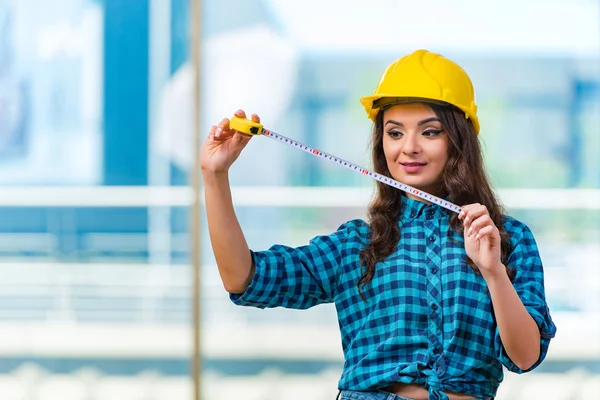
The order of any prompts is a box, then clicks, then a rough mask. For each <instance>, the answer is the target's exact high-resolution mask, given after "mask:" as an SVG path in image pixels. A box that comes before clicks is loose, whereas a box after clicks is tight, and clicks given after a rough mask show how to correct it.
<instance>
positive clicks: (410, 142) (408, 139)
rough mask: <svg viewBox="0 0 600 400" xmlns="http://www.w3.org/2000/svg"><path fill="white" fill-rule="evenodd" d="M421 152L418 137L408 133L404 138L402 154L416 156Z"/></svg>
mask: <svg viewBox="0 0 600 400" xmlns="http://www.w3.org/2000/svg"><path fill="white" fill-rule="evenodd" d="M420 151H421V146H420V145H419V140H418V135H416V134H414V133H409V134H407V135H405V136H404V144H403V146H402V153H404V154H407V155H408V154H418V153H419V152H420Z"/></svg>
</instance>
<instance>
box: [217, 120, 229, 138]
mask: <svg viewBox="0 0 600 400" xmlns="http://www.w3.org/2000/svg"><path fill="white" fill-rule="evenodd" d="M229 131H230V129H229V118H223V119H222V120H221V122H219V125H217V130H216V131H215V138H218V137H220V136H221V135H223V134H225V135H226V134H228V133H230V132H229Z"/></svg>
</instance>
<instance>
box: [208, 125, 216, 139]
mask: <svg viewBox="0 0 600 400" xmlns="http://www.w3.org/2000/svg"><path fill="white" fill-rule="evenodd" d="M216 130H217V126H216V125H213V126H211V127H210V130H209V131H208V135H207V136H206V140H207V141H209V142H212V141H213V140H215V131H216Z"/></svg>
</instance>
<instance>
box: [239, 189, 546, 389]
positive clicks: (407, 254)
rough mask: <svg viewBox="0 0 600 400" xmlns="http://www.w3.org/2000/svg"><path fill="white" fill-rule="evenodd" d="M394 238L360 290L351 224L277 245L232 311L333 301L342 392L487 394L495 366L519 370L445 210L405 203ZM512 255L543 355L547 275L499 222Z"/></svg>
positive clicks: (357, 236)
mask: <svg viewBox="0 0 600 400" xmlns="http://www.w3.org/2000/svg"><path fill="white" fill-rule="evenodd" d="M399 223H400V225H401V227H400V232H401V237H400V241H399V244H398V247H397V249H396V251H395V252H394V253H393V254H391V255H390V256H388V257H387V258H386V259H385V260H383V261H382V262H380V263H378V264H377V266H376V271H375V275H374V277H373V280H372V282H371V283H370V284H369V285H367V286H365V287H364V288H363V293H364V295H365V297H366V299H367V301H363V299H362V298H361V297H360V294H359V292H358V289H357V281H358V279H359V278H360V276H361V273H362V269H361V267H360V265H359V252H360V250H361V249H362V248H364V247H365V245H366V244H367V242H368V240H369V234H370V230H369V227H368V225H367V224H366V223H365V222H364V221H362V220H353V221H349V222H347V223H345V224H343V225H342V226H340V228H339V229H338V230H337V231H336V232H334V233H333V234H331V235H327V236H318V237H315V238H314V239H312V240H311V241H310V243H309V244H308V245H306V246H302V247H298V248H292V247H288V246H283V245H274V246H272V247H271V248H270V249H269V250H267V251H260V252H254V251H253V252H252V255H253V258H254V261H255V263H256V273H255V275H254V278H253V280H252V283H251V284H250V286H249V287H248V288H247V289H246V291H245V293H243V294H241V295H236V294H231V295H230V297H231V300H232V301H233V302H234V303H235V304H238V305H245V306H254V307H260V308H265V307H287V308H294V309H306V308H309V307H313V306H315V305H317V304H321V303H331V302H333V303H335V306H336V309H337V314H338V320H339V325H340V327H341V328H340V330H341V339H342V346H343V352H344V359H345V363H344V368H343V372H342V376H341V379H340V381H339V384H338V387H339V389H346V390H356V391H366V390H376V389H380V388H383V387H386V386H389V385H390V384H391V383H393V382H403V383H417V384H421V385H423V386H425V387H426V388H428V390H429V393H430V396H429V398H430V399H447V396H446V395H445V394H444V393H443V391H454V392H459V393H467V394H469V395H472V396H475V397H493V396H495V395H496V391H497V389H498V386H499V384H500V382H501V381H502V379H503V370H502V364H504V365H505V366H506V367H507V368H508V369H509V370H510V371H513V372H517V373H522V372H525V371H522V370H521V369H519V368H518V367H517V366H516V365H515V364H514V363H513V362H512V361H511V360H510V358H509V357H508V356H507V354H506V352H505V350H504V349H503V346H502V341H501V340H500V335H499V333H498V328H497V327H496V323H495V319H494V313H493V309H492V303H491V299H490V295H489V292H488V290H487V286H486V283H485V281H484V279H483V278H482V277H481V276H480V275H477V274H476V273H475V272H474V271H473V270H472V268H471V267H470V266H469V265H468V264H467V262H466V253H465V250H464V239H463V237H462V235H459V234H457V233H456V232H454V231H450V232H448V224H449V212H447V211H446V210H445V209H443V208H441V207H440V206H437V205H435V204H430V205H427V204H425V203H422V202H419V201H416V200H411V199H408V198H405V197H403V210H402V215H401V217H400V222H399ZM505 227H506V229H507V231H508V233H509V234H510V236H511V240H512V245H513V251H512V253H511V254H510V257H509V258H508V260H507V264H508V266H509V267H512V268H514V270H515V271H516V276H515V278H514V281H513V285H514V288H515V289H516V291H517V293H518V294H519V297H520V298H521V301H522V302H523V304H524V305H525V307H526V309H527V311H529V313H530V314H531V316H532V317H533V318H534V319H535V321H536V322H537V324H538V326H539V328H540V333H541V343H540V349H541V355H540V359H539V360H538V362H537V363H536V364H535V365H534V366H533V367H532V368H531V369H533V368H535V367H536V366H537V365H539V363H541V362H542V360H543V359H544V358H545V356H546V353H547V351H548V346H549V343H550V339H551V338H553V337H554V335H555V333H556V327H555V325H554V323H553V322H552V319H551V317H550V314H549V310H548V307H547V305H546V299H545V293H544V275H543V270H542V263H541V260H540V256H539V254H538V249H537V245H536V242H535V239H534V238H533V235H532V233H531V231H530V230H529V228H528V227H527V226H525V225H524V224H523V223H521V222H519V221H517V220H515V219H513V218H510V217H505Z"/></svg>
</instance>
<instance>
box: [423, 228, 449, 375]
mask: <svg viewBox="0 0 600 400" xmlns="http://www.w3.org/2000/svg"><path fill="white" fill-rule="evenodd" d="M436 222H437V221H426V222H425V223H424V225H425V240H426V241H427V243H426V245H425V248H426V258H427V304H428V307H429V309H428V312H429V318H428V328H429V329H428V339H429V360H430V365H431V366H432V367H434V368H435V372H436V375H438V376H439V375H441V374H443V372H444V371H445V366H444V365H443V361H442V360H443V359H442V358H441V355H442V351H443V344H442V343H443V341H442V340H443V333H442V327H443V324H442V281H441V279H440V274H441V271H440V265H441V257H440V254H441V247H440V242H441V236H440V227H439V224H438V223H436Z"/></svg>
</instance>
